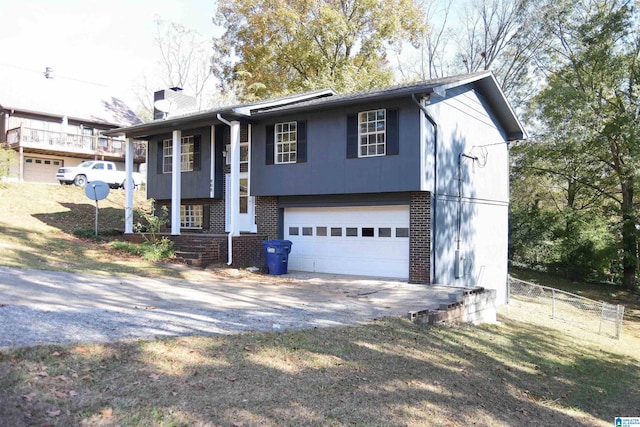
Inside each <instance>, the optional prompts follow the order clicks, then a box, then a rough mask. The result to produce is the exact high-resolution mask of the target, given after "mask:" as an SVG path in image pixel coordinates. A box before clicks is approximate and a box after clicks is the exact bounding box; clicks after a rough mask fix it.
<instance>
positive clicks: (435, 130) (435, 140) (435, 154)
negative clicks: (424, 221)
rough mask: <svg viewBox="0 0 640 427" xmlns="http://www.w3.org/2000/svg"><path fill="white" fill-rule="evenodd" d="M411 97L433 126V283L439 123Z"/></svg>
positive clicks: (435, 255) (436, 281)
mask: <svg viewBox="0 0 640 427" xmlns="http://www.w3.org/2000/svg"><path fill="white" fill-rule="evenodd" d="M427 97H428V99H430V97H431V96H430V94H427ZM411 99H413V102H415V103H416V105H417V106H418V108H420V110H421V111H422V113H423V114H424V117H425V118H426V119H427V120H428V121H429V123H431V126H433V202H432V204H431V224H432V227H431V234H432V236H431V245H432V254H433V255H432V257H431V266H432V268H433V274H432V276H433V280H432V284H437V283H438V280H437V278H436V277H437V276H436V273H437V271H438V270H437V269H436V259H437V251H436V248H437V245H436V242H437V234H436V232H435V227H434V225H435V224H437V221H436V219H437V215H438V209H437V207H438V124H437V123H436V121H435V120H434V119H433V117H431V116H430V115H429V112H428V111H427V109H426V107H425V106H424V105H422V103H421V102H420V101H418V100H417V99H416V95H415V94H414V93H412V94H411Z"/></svg>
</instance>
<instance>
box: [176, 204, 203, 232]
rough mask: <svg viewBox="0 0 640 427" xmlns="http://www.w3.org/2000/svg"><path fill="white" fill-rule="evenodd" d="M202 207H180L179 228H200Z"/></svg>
mask: <svg viewBox="0 0 640 427" xmlns="http://www.w3.org/2000/svg"><path fill="white" fill-rule="evenodd" d="M202 216H203V215H202V205H181V206H180V228H202Z"/></svg>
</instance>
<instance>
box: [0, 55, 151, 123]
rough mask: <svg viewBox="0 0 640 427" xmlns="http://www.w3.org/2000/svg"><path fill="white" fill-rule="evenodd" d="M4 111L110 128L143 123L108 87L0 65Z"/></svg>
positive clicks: (1, 103)
mask: <svg viewBox="0 0 640 427" xmlns="http://www.w3.org/2000/svg"><path fill="white" fill-rule="evenodd" d="M0 81H1V82H2V84H1V85H0V108H2V109H3V110H6V111H11V110H13V111H19V112H24V113H30V114H38V115H43V116H50V117H55V118H60V119H62V117H67V119H69V120H76V121H80V122H84V123H95V124H100V125H104V126H106V127H111V128H113V127H122V126H132V125H136V124H139V123H142V122H141V120H140V119H139V118H138V117H137V116H136V114H135V113H134V112H133V111H132V110H131V109H130V108H129V107H128V106H127V105H126V104H125V103H124V102H123V101H122V100H120V99H118V98H116V97H115V96H113V95H112V94H111V93H109V89H108V88H107V87H106V86H101V85H97V84H94V83H87V82H81V81H78V80H72V79H67V78H57V77H54V78H46V77H45V76H44V73H42V72H36V71H31V70H25V69H20V68H16V67H11V66H6V65H1V66H0Z"/></svg>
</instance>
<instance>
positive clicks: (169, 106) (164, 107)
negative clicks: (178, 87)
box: [153, 99, 176, 118]
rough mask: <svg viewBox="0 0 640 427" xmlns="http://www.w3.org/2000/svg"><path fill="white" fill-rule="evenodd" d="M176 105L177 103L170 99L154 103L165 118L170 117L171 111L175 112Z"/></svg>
mask: <svg viewBox="0 0 640 427" xmlns="http://www.w3.org/2000/svg"><path fill="white" fill-rule="evenodd" d="M175 105H176V104H175V102H173V101H171V100H170V99H159V100H157V101H156V102H154V103H153V106H154V107H155V109H156V110H158V111H160V112H161V113H163V115H164V117H165V118H166V117H167V116H168V115H169V113H170V112H171V110H173V108H174V107H175Z"/></svg>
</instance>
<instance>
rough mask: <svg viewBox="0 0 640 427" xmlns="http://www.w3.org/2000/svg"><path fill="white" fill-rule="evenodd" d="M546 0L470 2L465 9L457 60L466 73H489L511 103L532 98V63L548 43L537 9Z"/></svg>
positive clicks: (533, 69) (515, 104) (519, 105)
mask: <svg viewBox="0 0 640 427" xmlns="http://www.w3.org/2000/svg"><path fill="white" fill-rule="evenodd" d="M546 1H547V0H474V1H473V2H471V3H469V4H468V6H467V7H466V8H465V13H464V16H463V18H462V26H463V28H464V31H461V32H459V34H460V37H459V38H458V40H457V44H458V52H459V53H458V59H459V61H460V63H461V64H462V65H463V69H464V70H465V71H467V72H474V71H480V70H492V71H493V72H494V73H495V75H496V77H497V79H498V81H499V83H500V85H501V87H502V90H503V91H504V92H505V94H506V95H507V97H508V98H509V100H510V101H511V103H512V104H513V105H514V106H515V107H516V108H518V107H522V106H523V104H524V102H526V100H527V99H528V98H529V97H531V96H532V95H533V87H534V86H535V84H534V83H535V81H536V76H537V72H538V69H537V67H535V65H534V63H533V61H534V59H535V57H536V55H537V54H538V53H539V52H540V51H541V50H544V49H545V46H546V44H547V43H548V41H547V39H546V38H545V37H544V36H543V35H542V21H541V20H542V19H543V17H542V14H540V13H538V11H539V9H540V8H541V7H542V6H543V4H544V3H545V2H546Z"/></svg>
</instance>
